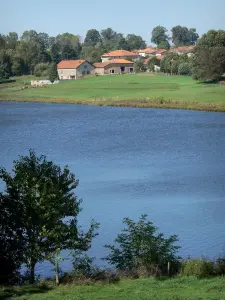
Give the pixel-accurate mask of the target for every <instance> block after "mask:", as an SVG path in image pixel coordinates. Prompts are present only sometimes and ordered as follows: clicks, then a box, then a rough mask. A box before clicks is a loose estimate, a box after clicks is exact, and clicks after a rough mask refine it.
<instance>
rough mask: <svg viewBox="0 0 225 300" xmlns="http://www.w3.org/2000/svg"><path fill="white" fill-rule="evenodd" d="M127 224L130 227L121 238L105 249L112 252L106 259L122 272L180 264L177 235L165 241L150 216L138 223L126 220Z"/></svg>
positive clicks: (144, 217) (145, 216)
mask: <svg viewBox="0 0 225 300" xmlns="http://www.w3.org/2000/svg"><path fill="white" fill-rule="evenodd" d="M123 223H124V224H125V225H126V227H125V228H124V229H123V230H122V233H120V234H118V235H117V237H116V239H115V244H114V245H106V246H105V247H106V248H107V249H109V251H110V253H109V255H108V256H107V257H106V258H105V259H106V260H107V261H108V262H109V263H110V264H112V265H114V266H115V267H116V268H117V269H118V270H122V271H126V270H128V271H131V270H137V269H138V268H140V267H145V268H146V269H147V270H148V268H151V267H152V266H153V265H155V266H158V267H159V268H160V269H161V270H163V269H164V268H165V265H166V264H167V263H168V262H171V263H172V262H177V261H178V259H179V257H178V256H177V251H178V249H179V248H180V247H178V246H177V245H176V242H177V241H178V238H177V236H176V235H172V236H170V237H168V238H165V237H164V235H163V234H162V233H157V228H156V227H155V226H154V225H153V223H152V222H150V221H148V220H147V215H142V216H141V218H140V219H139V221H138V222H134V221H133V220H131V219H129V218H125V219H124V220H123Z"/></svg>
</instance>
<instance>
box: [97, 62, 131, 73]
mask: <svg viewBox="0 0 225 300" xmlns="http://www.w3.org/2000/svg"><path fill="white" fill-rule="evenodd" d="M94 67H95V74H98V75H106V74H130V73H133V72H134V63H133V62H132V61H129V60H126V59H112V60H109V61H106V62H102V63H95V64H94Z"/></svg>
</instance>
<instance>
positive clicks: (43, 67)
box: [34, 63, 49, 77]
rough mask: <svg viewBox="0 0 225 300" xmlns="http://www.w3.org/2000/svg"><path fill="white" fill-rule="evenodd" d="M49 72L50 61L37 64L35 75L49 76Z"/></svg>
mask: <svg viewBox="0 0 225 300" xmlns="http://www.w3.org/2000/svg"><path fill="white" fill-rule="evenodd" d="M48 73H49V63H40V64H37V65H36V66H35V68H34V76H37V77H42V76H46V75H47V76H48Z"/></svg>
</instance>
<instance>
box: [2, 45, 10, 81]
mask: <svg viewBox="0 0 225 300" xmlns="http://www.w3.org/2000/svg"><path fill="white" fill-rule="evenodd" d="M10 75H11V61H10V56H9V55H8V54H7V53H6V50H0V79H8V78H9V76H10Z"/></svg>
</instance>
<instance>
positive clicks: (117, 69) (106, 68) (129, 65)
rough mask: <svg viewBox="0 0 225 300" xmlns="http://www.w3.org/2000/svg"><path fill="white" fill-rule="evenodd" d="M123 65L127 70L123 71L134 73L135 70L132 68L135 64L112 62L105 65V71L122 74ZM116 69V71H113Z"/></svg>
mask: <svg viewBox="0 0 225 300" xmlns="http://www.w3.org/2000/svg"><path fill="white" fill-rule="evenodd" d="M121 66H123V67H125V70H124V72H123V73H126V74H129V73H133V71H131V70H130V69H131V68H132V69H133V68H134V64H132V63H131V64H126V65H122V64H121V65H120V64H119V65H118V64H112V65H108V66H106V67H105V73H107V74H120V73H121ZM113 70H114V73H113Z"/></svg>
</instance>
